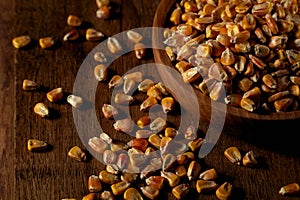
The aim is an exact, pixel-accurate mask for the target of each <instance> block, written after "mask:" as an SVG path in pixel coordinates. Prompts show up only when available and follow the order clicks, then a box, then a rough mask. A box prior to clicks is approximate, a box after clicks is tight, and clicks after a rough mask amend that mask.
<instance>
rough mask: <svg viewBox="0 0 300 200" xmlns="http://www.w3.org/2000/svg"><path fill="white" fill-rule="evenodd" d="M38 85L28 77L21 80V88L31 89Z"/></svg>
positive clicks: (36, 87)
mask: <svg viewBox="0 0 300 200" xmlns="http://www.w3.org/2000/svg"><path fill="white" fill-rule="evenodd" d="M39 87H40V85H39V84H38V83H37V82H34V81H31V80H28V79H24V80H23V84H22V88H23V90H26V91H32V90H36V89H38V88H39Z"/></svg>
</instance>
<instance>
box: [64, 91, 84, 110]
mask: <svg viewBox="0 0 300 200" xmlns="http://www.w3.org/2000/svg"><path fill="white" fill-rule="evenodd" d="M67 102H68V103H69V104H70V105H71V106H73V107H74V108H79V107H80V106H82V104H83V99H82V98H81V97H80V96H76V95H74V94H70V95H69V96H68V97H67Z"/></svg>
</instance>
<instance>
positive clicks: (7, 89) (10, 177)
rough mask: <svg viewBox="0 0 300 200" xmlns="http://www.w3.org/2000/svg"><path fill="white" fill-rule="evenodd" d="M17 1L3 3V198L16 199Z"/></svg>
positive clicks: (0, 186)
mask: <svg viewBox="0 0 300 200" xmlns="http://www.w3.org/2000/svg"><path fill="white" fill-rule="evenodd" d="M15 14H16V13H15V1H14V0H12V1H1V2H0V26H1V29H0V52H1V53H0V66H1V67H0V112H1V113H2V115H1V120H0V163H1V165H0V177H1V181H0V200H5V199H15V193H14V188H15V178H14V177H15V171H14V163H15V159H14V148H15V137H14V110H15V104H14V99H15V86H14V82H15V79H14V77H15V76H14V74H15V70H14V61H15V60H14V53H15V51H14V49H13V47H12V46H11V38H12V36H13V34H14V26H13V22H14V17H15Z"/></svg>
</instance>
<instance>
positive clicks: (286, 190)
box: [279, 183, 300, 195]
mask: <svg viewBox="0 0 300 200" xmlns="http://www.w3.org/2000/svg"><path fill="white" fill-rule="evenodd" d="M299 192H300V187H299V184H298V183H290V184H287V185H285V186H282V187H281V188H280V190H279V194H281V195H295V194H299Z"/></svg>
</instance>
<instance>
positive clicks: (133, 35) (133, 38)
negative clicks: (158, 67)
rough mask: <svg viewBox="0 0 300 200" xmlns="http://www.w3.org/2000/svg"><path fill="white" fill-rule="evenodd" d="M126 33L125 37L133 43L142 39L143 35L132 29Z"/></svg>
mask: <svg viewBox="0 0 300 200" xmlns="http://www.w3.org/2000/svg"><path fill="white" fill-rule="evenodd" d="M126 35H127V38H128V39H129V40H130V41H131V42H133V43H139V42H140V41H141V40H142V39H143V36H142V35H141V34H140V33H138V32H136V31H133V30H129V31H127V32H126Z"/></svg>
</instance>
